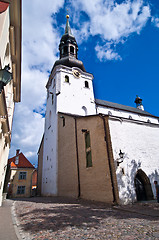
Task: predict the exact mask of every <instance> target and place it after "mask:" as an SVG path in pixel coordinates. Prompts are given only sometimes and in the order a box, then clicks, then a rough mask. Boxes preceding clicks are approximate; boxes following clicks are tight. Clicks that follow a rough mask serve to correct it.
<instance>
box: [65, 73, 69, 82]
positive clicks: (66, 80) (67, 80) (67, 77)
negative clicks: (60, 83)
mask: <svg viewBox="0 0 159 240" xmlns="http://www.w3.org/2000/svg"><path fill="white" fill-rule="evenodd" d="M65 82H67V83H69V76H67V75H66V76H65Z"/></svg>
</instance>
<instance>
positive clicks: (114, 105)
mask: <svg viewBox="0 0 159 240" xmlns="http://www.w3.org/2000/svg"><path fill="white" fill-rule="evenodd" d="M95 103H96V105H100V106H104V107H109V108H114V109H120V110H123V111H127V112H133V113H137V114H141V115H145V116H151V117H156V116H154V115H152V114H151V113H149V112H146V111H143V110H141V109H138V108H134V107H129V106H126V105H122V104H119V103H113V102H108V101H105V100H100V99H95Z"/></svg>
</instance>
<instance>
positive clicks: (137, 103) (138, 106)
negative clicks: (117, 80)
mask: <svg viewBox="0 0 159 240" xmlns="http://www.w3.org/2000/svg"><path fill="white" fill-rule="evenodd" d="M135 103H136V107H137V108H138V109H140V110H142V111H144V107H143V105H142V99H141V98H140V97H139V96H138V95H136V99H135Z"/></svg>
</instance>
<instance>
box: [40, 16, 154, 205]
mask: <svg viewBox="0 0 159 240" xmlns="http://www.w3.org/2000/svg"><path fill="white" fill-rule="evenodd" d="M59 50H60V59H59V60H57V61H56V62H55V63H54V66H53V68H52V71H51V74H50V77H49V79H48V82H47V85H46V88H47V105H46V116H45V130H44V135H43V139H42V142H41V145H40V148H39V152H38V153H39V163H38V168H39V169H38V170H39V173H38V178H39V186H38V187H39V188H38V189H39V192H40V193H41V194H42V195H43V196H69V197H74V198H77V197H79V198H83V199H89V200H94V201H101V202H106V203H114V204H115V203H117V204H118V203H120V204H126V203H130V202H135V201H142V200H152V199H154V197H155V187H154V184H153V182H154V180H158V181H159V118H158V117H156V116H153V115H151V114H150V113H148V112H146V111H144V107H143V105H142V99H141V98H140V97H138V96H137V97H136V99H135V103H136V108H133V107H129V106H125V105H121V104H117V103H112V102H108V101H103V100H99V99H95V98H94V90H93V84H92V81H93V75H92V74H91V73H88V72H87V71H86V69H85V67H84V65H83V62H82V61H80V60H78V56H77V53H78V46H77V42H76V39H75V37H74V36H73V35H72V32H71V28H70V25H69V16H68V15H67V22H66V28H65V33H64V35H63V36H62V38H61V41H60V44H59Z"/></svg>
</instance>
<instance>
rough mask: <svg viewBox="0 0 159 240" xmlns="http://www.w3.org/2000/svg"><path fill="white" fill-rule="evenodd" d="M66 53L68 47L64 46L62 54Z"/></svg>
mask: <svg viewBox="0 0 159 240" xmlns="http://www.w3.org/2000/svg"><path fill="white" fill-rule="evenodd" d="M67 52H68V47H67V46H65V47H64V54H65V53H67Z"/></svg>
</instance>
